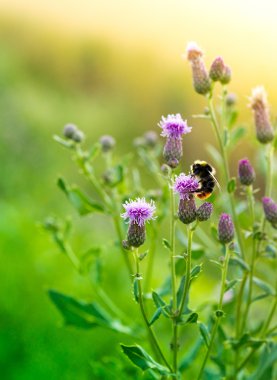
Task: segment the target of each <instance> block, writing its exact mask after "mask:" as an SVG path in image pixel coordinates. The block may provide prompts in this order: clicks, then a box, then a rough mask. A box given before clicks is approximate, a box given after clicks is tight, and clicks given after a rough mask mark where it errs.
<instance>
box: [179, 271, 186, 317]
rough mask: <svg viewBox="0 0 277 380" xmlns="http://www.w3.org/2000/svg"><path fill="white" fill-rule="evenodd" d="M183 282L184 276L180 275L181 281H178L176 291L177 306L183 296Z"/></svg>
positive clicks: (184, 281) (184, 280)
mask: <svg viewBox="0 0 277 380" xmlns="http://www.w3.org/2000/svg"><path fill="white" fill-rule="evenodd" d="M185 283H186V276H182V278H181V281H180V285H179V288H178V291H177V306H178V307H179V305H180V303H181V300H182V296H183V293H184V289H185ZM181 314H182V312H181Z"/></svg>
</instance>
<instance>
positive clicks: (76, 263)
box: [64, 243, 81, 273]
mask: <svg viewBox="0 0 277 380" xmlns="http://www.w3.org/2000/svg"><path fill="white" fill-rule="evenodd" d="M64 249H65V253H66V255H67V257H68V258H69V260H70V261H71V263H72V264H73V266H74V268H75V269H76V270H77V272H79V273H80V271H81V264H80V260H79V259H78V257H77V256H76V254H75V252H74V251H73V249H72V248H71V245H70V244H68V243H64Z"/></svg>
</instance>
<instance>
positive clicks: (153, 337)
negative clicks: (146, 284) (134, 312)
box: [134, 248, 172, 372]
mask: <svg viewBox="0 0 277 380" xmlns="http://www.w3.org/2000/svg"><path fill="white" fill-rule="evenodd" d="M134 258H135V263H136V275H135V276H136V277H137V279H138V303H139V306H140V311H141V314H142V317H143V320H144V323H145V326H146V328H147V331H148V334H149V337H150V339H151V342H152V344H153V346H154V347H155V349H156V350H157V352H158V353H159V356H160V357H161V359H162V360H163V362H164V364H165V365H166V366H167V368H168V369H169V371H170V372H172V368H171V366H170V364H169V363H168V361H167V360H166V358H165V356H164V354H163V352H162V350H161V347H160V345H159V342H158V340H157V338H156V335H155V333H154V331H153V330H152V328H151V326H150V323H149V321H148V318H147V315H146V311H145V307H144V302H143V293H142V286H141V275H140V265H139V263H140V259H139V253H138V248H136V250H135V252H134Z"/></svg>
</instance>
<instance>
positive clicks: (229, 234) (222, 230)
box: [218, 214, 234, 244]
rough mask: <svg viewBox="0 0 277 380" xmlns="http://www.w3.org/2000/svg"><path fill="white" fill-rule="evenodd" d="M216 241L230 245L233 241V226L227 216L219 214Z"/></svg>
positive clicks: (229, 217)
mask: <svg viewBox="0 0 277 380" xmlns="http://www.w3.org/2000/svg"><path fill="white" fill-rule="evenodd" d="M218 239H219V241H220V242H221V243H222V244H227V243H230V242H231V241H232V240H233V239H234V224H233V222H232V218H231V216H230V215H228V214H221V216H220V219H219V223H218Z"/></svg>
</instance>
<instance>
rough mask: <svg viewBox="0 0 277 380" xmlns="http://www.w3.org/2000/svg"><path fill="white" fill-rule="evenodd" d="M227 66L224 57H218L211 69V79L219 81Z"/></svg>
mask: <svg viewBox="0 0 277 380" xmlns="http://www.w3.org/2000/svg"><path fill="white" fill-rule="evenodd" d="M224 69H225V64H224V61H223V58H222V57H216V58H215V59H214V61H213V63H212V64H211V67H210V72H209V75H210V78H211V80H213V81H214V82H217V81H219V80H220V79H221V78H222V76H223V73H224Z"/></svg>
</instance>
